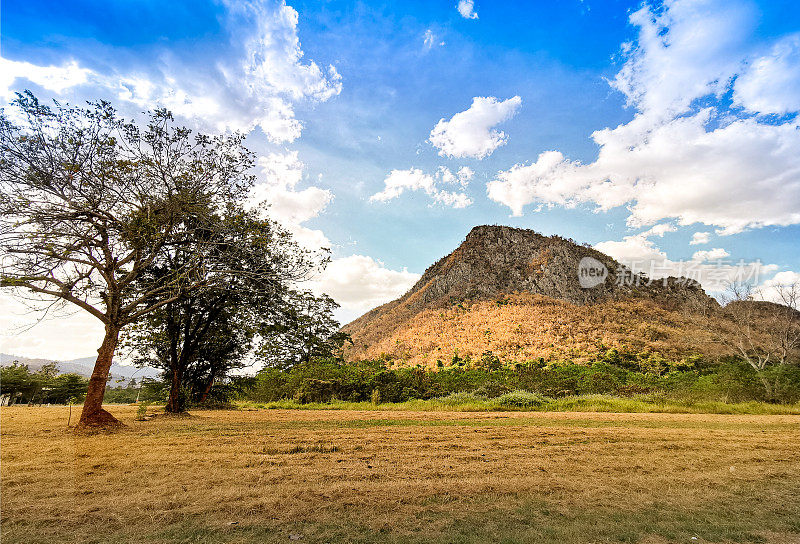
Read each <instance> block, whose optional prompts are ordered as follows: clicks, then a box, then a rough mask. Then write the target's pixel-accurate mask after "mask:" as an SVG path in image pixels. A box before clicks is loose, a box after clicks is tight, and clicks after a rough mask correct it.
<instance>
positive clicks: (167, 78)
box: [0, 1, 341, 142]
mask: <svg viewBox="0 0 800 544" xmlns="http://www.w3.org/2000/svg"><path fill="white" fill-rule="evenodd" d="M225 5H226V7H227V8H228V12H227V14H226V17H225V19H224V20H223V24H224V27H225V29H226V30H227V32H228V34H229V38H230V42H229V43H227V44H224V47H223V46H222V45H221V51H219V52H218V54H219V58H217V59H216V60H214V59H207V58H204V59H202V61H200V62H198V61H194V60H193V59H192V60H188V61H187V60H180V59H177V58H175V56H174V55H172V54H170V53H169V52H168V51H159V52H157V55H156V56H155V57H154V58H153V57H148V56H143V57H142V58H140V59H138V61H137V63H136V64H134V66H133V67H129V68H125V69H122V68H117V69H115V68H110V69H108V70H107V71H103V72H99V71H93V70H90V69H88V68H85V67H81V66H80V63H79V62H78V61H77V60H74V59H72V60H70V61H68V62H66V63H64V64H63V65H61V66H37V65H33V64H31V63H28V62H20V61H12V60H8V59H3V60H2V64H1V65H0V68H1V70H0V73H2V76H0V94H2V97H3V98H4V99H5V100H9V99H10V98H12V97H13V92H12V91H14V90H21V89H24V88H27V87H30V86H31V84H33V85H35V86H39V87H42V88H43V89H45V90H47V91H51V92H52V93H55V94H56V95H58V97H59V98H62V99H64V98H66V99H69V100H70V101H72V102H74V103H80V102H82V101H83V100H85V99H97V98H106V99H110V100H112V102H114V103H115V105H117V106H118V107H123V108H124V107H125V106H126V104H127V105H128V106H129V107H128V110H129V113H132V112H138V111H140V110H142V109H147V108H152V107H155V106H164V107H166V108H168V109H170V110H172V111H173V113H174V114H175V115H177V116H179V117H181V118H182V119H184V120H187V121H190V122H191V123H193V124H194V125H196V126H198V127H199V128H202V129H203V130H213V131H226V130H241V131H244V132H249V131H250V130H252V129H253V128H255V127H260V128H261V129H262V130H263V131H264V133H265V134H266V135H267V137H268V138H269V139H270V140H272V141H273V142H290V141H293V140H295V139H296V138H298V137H299V136H300V132H301V130H302V124H301V122H300V121H299V120H297V119H296V118H295V115H294V103H295V102H297V101H301V100H314V101H325V100H328V99H330V98H331V97H333V96H335V95H337V94H338V93H339V92H340V91H341V77H340V76H339V74H338V73H337V71H336V69H335V68H334V67H333V66H329V67H328V68H327V69H323V68H321V67H320V66H319V65H317V64H316V63H315V62H314V61H307V62H304V61H303V51H302V49H301V47H300V41H299V38H298V35H297V19H298V14H297V12H296V11H295V10H294V9H293V8H292V7H290V6H287V5H286V4H285V3H280V4H278V5H277V6H273V7H271V8H269V9H268V8H267V7H266V6H265V5H262V4H259V3H255V2H244V3H241V2H232V1H231V2H226V3H225ZM113 54H114V53H109V55H113Z"/></svg>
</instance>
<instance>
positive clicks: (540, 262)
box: [396, 225, 708, 310]
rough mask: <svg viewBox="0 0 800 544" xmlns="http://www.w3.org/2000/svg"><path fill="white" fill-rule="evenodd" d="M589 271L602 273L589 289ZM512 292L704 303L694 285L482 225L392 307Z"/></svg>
mask: <svg viewBox="0 0 800 544" xmlns="http://www.w3.org/2000/svg"><path fill="white" fill-rule="evenodd" d="M590 269H594V273H598V272H599V273H602V274H604V275H603V280H602V281H599V280H598V282H599V283H597V285H593V286H591V287H589V286H587V284H586V282H585V280H590V284H591V283H592V282H591V277H589V274H590V273H592V270H590ZM594 273H592V276H593V277H597V276H595V275H594ZM582 279H583V280H584V283H583V284H582V281H581V280H582ZM516 292H519V293H532V294H537V295H544V296H546V297H551V298H554V299H558V300H562V301H565V302H570V303H572V304H578V305H584V304H592V303H594V302H598V301H601V300H606V299H609V298H614V299H618V298H622V297H629V296H645V297H658V298H663V299H665V300H670V299H671V300H673V302H678V301H679V302H689V301H692V302H697V303H704V302H706V300H707V299H708V297H707V295H706V294H705V293H704V292H703V290H702V289H701V288H700V286H699V284H698V283H697V282H694V281H692V280H682V279H678V278H669V279H667V280H666V281H665V280H658V281H654V282H649V281H648V279H647V278H646V277H644V276H633V275H632V274H631V272H630V271H629V270H627V269H625V267H623V266H622V265H621V264H620V263H618V262H617V261H615V260H614V259H612V258H611V257H609V256H608V255H606V254H604V253H601V252H599V251H597V250H595V249H592V248H591V247H586V246H581V245H578V244H576V243H575V242H573V241H571V240H567V239H564V238H561V237H559V236H543V235H541V234H539V233H537V232H534V231H532V230H527V229H517V228H512V227H503V226H489V225H484V226H479V227H475V228H473V229H472V231H470V233H469V234H468V235H467V238H466V240H464V242H463V243H462V244H461V245H460V246H458V248H457V249H456V250H455V251H453V252H452V253H451V254H449V255H447V256H446V257H443V258H442V259H440V260H439V261H438V262H436V263H435V264H434V265H433V266H431V267H430V268H428V269H427V270H426V271H425V274H423V276H422V278H420V280H419V281H418V282H417V283H416V285H414V287H412V288H411V290H410V291H409V292H408V293H406V294H405V295H403V296H402V297H401V298H400V299H399V300H398V301H396V302H397V303H405V304H407V305H408V306H409V308H410V309H413V310H420V309H423V308H430V307H437V306H442V305H449V304H452V303H453V302H457V301H463V300H485V299H490V298H494V297H497V296H501V295H503V294H510V293H516Z"/></svg>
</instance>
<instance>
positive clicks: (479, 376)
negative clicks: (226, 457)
mask: <svg viewBox="0 0 800 544" xmlns="http://www.w3.org/2000/svg"><path fill="white" fill-rule="evenodd" d="M465 360H466V359H461V358H459V363H464V361H465ZM765 383H766V384H767V385H769V391H768V389H767V388H766V387H765ZM236 384H237V387H238V389H237V390H238V391H240V392H239V393H237V394H238V397H239V398H241V399H244V400H252V401H255V402H274V401H279V400H284V399H295V400H297V401H298V402H301V403H310V402H328V401H330V400H332V399H338V400H343V401H348V402H372V403H373V404H377V403H390V402H405V401H408V400H413V399H420V400H427V399H438V400H440V401H442V402H450V401H449V400H447V399H456V398H461V397H459V396H458V395H462V394H464V395H465V396H464V397H463V398H464V399H467V400H468V401H476V402H477V401H480V402H486V399H504V402H509V403H512V404H513V403H514V402H523V406H521V407H523V408H524V407H530V406H528V405H526V404H524V403H526V402H533V403H534V405H531V406H535V405H536V404H535V403H541V402H543V399H544V402H546V401H547V399H548V398H549V399H560V398H565V397H572V396H575V395H606V396H608V395H612V396H616V397H629V398H633V397H637V396H640V395H647V396H653V397H654V398H655V397H659V398H661V397H664V398H672V399H675V400H681V401H688V402H699V401H714V402H747V401H769V402H783V403H792V402H797V401H798V400H800V367H798V366H790V365H784V366H781V367H773V368H770V369H768V370H766V371H764V372H762V373H757V372H755V371H754V370H753V369H752V368H751V367H750V366H749V365H747V364H746V363H743V362H742V361H738V360H735V359H730V360H723V361H721V362H714V363H712V362H709V361H703V360H702V359H700V358H698V357H695V358H692V357H690V358H687V359H681V360H680V361H670V360H667V359H665V358H663V357H662V356H661V355H659V354H657V353H635V352H629V351H623V350H607V351H606V352H605V353H604V354H603V355H602V356H601V357H600V358H599V359H598V360H597V361H595V362H594V363H592V364H576V363H574V362H573V361H569V360H566V361H549V362H548V361H544V360H543V359H538V360H535V361H530V362H526V363H517V364H514V365H505V366H500V367H499V368H498V367H497V365H496V362H495V358H494V356H493V355H492V354H489V353H488V352H487V353H486V354H484V357H482V358H481V359H479V360H477V361H475V362H474V363H470V364H466V363H464V364H463V365H461V364H460V365H456V366H449V367H444V366H442V367H439V368H438V369H437V370H425V369H422V368H401V369H391V368H387V366H386V362H385V361H362V362H356V363H345V362H343V361H341V360H336V359H319V360H314V361H311V362H308V363H303V364H300V365H297V366H295V367H293V368H289V369H286V370H276V369H265V370H263V371H261V372H260V373H259V374H258V375H257V376H256V377H251V378H242V379H240V380H238V381H237V382H236ZM520 391H522V393H520ZM468 395H472V396H471V397H469V396H468ZM532 395H533V396H532ZM514 399H516V400H514ZM526 399H527V400H526ZM512 404H509V405H508V406H509V407H512ZM498 406H499V405H498ZM514 406H516V405H514Z"/></svg>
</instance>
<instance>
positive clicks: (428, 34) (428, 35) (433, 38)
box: [422, 28, 444, 51]
mask: <svg viewBox="0 0 800 544" xmlns="http://www.w3.org/2000/svg"><path fill="white" fill-rule="evenodd" d="M437 42H438V43H437ZM422 44H423V46H424V48H425V49H427V50H429V51H430V50H431V49H433V46H434V45H438V46H439V47H441V46H443V45H444V40H440V39H439V37H438V36H437V35H436V34H434V33H433V30H431V29H430V28H429V29H428V30H426V31H425V36H424V37H423V40H422Z"/></svg>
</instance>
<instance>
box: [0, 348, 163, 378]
mask: <svg viewBox="0 0 800 544" xmlns="http://www.w3.org/2000/svg"><path fill="white" fill-rule="evenodd" d="M14 361H19V362H20V363H21V364H23V365H28V368H29V369H30V370H32V371H36V370H39V369H40V368H42V366H44V365H46V364H49V363H53V362H55V363H56V365H57V366H58V370H59V372H61V373H62V374H70V373H72V374H80V375H81V376H85V377H87V378H88V377H89V376H91V375H92V369H93V368H94V362H95V358H94V357H83V358H81V359H72V360H69V361H54V360H53V359H33V358H30V357H20V356H18V355H10V354H8V353H0V366H9V365H11V364H13V363H14ZM158 375H159V371H158V370H156V369H155V368H149V367H145V368H142V369H141V370H140V369H138V368H136V367H134V366H127V365H120V364H117V363H114V364H112V365H111V377H112V382H111V383H112V384H114V385H117V380H121V381H120V382H119V384H120V385H121V384H123V383H125V382H128V381H130V379H131V378H135V379H137V380H139V379H140V378H144V377H148V378H155V377H157V376H158Z"/></svg>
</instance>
